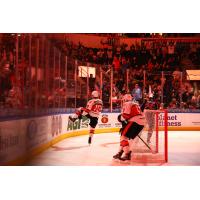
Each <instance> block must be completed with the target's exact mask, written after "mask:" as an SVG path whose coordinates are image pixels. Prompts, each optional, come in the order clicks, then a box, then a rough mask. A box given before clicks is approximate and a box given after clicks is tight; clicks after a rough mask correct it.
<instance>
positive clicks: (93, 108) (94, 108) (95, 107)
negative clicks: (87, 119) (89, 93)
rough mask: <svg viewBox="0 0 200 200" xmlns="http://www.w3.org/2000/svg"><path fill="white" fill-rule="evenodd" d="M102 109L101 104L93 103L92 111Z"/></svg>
mask: <svg viewBox="0 0 200 200" xmlns="http://www.w3.org/2000/svg"><path fill="white" fill-rule="evenodd" d="M101 110H102V105H94V106H92V111H94V112H100V111H101Z"/></svg>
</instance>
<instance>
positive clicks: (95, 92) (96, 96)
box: [92, 90, 99, 98]
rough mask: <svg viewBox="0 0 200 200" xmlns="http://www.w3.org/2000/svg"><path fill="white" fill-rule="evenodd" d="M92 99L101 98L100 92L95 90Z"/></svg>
mask: <svg viewBox="0 0 200 200" xmlns="http://www.w3.org/2000/svg"><path fill="white" fill-rule="evenodd" d="M92 97H93V98H98V97H99V92H98V91H96V90H94V91H93V92H92Z"/></svg>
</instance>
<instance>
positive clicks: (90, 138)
mask: <svg viewBox="0 0 200 200" xmlns="http://www.w3.org/2000/svg"><path fill="white" fill-rule="evenodd" d="M91 143H92V137H91V136H89V138H88V144H89V145H90V144H91Z"/></svg>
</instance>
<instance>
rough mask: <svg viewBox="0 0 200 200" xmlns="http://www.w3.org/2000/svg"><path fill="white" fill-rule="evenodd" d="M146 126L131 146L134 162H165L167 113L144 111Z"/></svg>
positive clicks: (163, 111) (162, 111) (164, 111)
mask: <svg viewBox="0 0 200 200" xmlns="http://www.w3.org/2000/svg"><path fill="white" fill-rule="evenodd" d="M145 119H146V125H145V128H144V130H143V131H142V132H141V133H140V134H139V136H137V137H136V138H135V139H134V140H133V142H132V145H131V148H132V152H133V159H134V161H138V162H148V163H149V162H152V163H154V162H167V159H168V158H167V151H168V149H167V111H166V110H157V111H155V110H145Z"/></svg>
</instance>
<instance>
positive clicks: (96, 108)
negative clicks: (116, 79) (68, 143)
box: [69, 91, 103, 144]
mask: <svg viewBox="0 0 200 200" xmlns="http://www.w3.org/2000/svg"><path fill="white" fill-rule="evenodd" d="M91 96H92V99H90V100H89V101H88V102H87V106H86V108H83V107H80V108H78V109H77V111H76V113H75V114H74V115H73V116H71V115H70V116H69V119H70V120H71V121H72V122H74V121H76V120H77V119H81V118H82V116H86V117H87V118H89V119H90V123H89V125H90V131H89V139H88V143H89V144H91V142H92V137H93V134H94V130H95V128H96V125H97V123H98V118H99V115H100V113H101V111H102V108H103V102H102V100H101V99H99V93H98V91H93V92H92V94H91Z"/></svg>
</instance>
